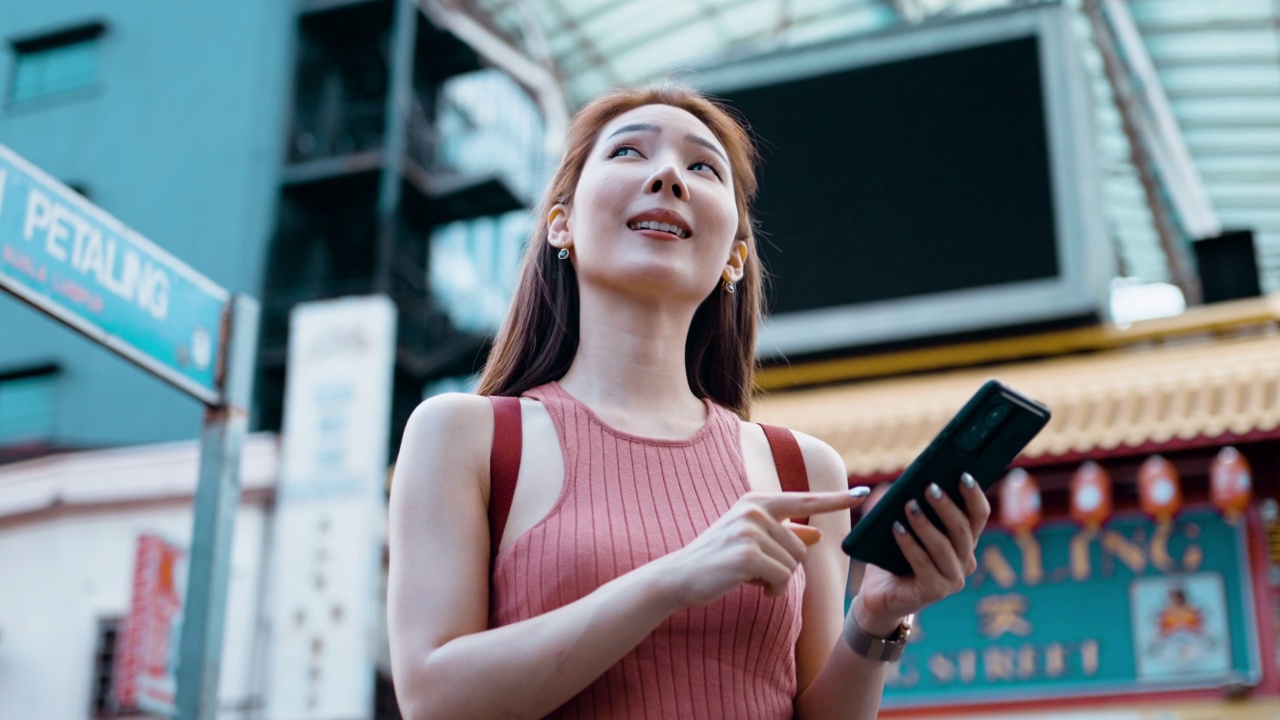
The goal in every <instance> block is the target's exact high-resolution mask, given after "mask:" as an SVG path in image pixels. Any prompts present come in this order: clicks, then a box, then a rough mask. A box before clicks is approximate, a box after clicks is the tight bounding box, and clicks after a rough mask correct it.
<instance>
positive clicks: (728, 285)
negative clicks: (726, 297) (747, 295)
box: [724, 280, 738, 295]
mask: <svg viewBox="0 0 1280 720" xmlns="http://www.w3.org/2000/svg"><path fill="white" fill-rule="evenodd" d="M724 291H725V292H727V293H729V294H730V295H732V294H734V293H735V292H737V291H738V288H737V287H736V286H735V285H734V284H733V281H732V280H725V281H724Z"/></svg>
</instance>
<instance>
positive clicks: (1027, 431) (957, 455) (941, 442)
mask: <svg viewBox="0 0 1280 720" xmlns="http://www.w3.org/2000/svg"><path fill="white" fill-rule="evenodd" d="M1048 422H1049V409H1048V408H1047V407H1045V406H1044V405H1042V404H1040V403H1038V402H1036V401H1035V400H1032V399H1031V398H1029V397H1027V396H1025V395H1023V394H1021V393H1019V392H1017V391H1016V390H1014V389H1013V388H1010V387H1008V386H1006V385H1004V384H1003V383H1000V382H999V381H997V380H988V381H987V382H986V383H985V384H983V386H982V387H981V388H979V389H978V392H977V393H975V394H974V396H973V397H972V398H970V399H969V402H967V403H965V405H964V407H963V408H961V409H960V412H958V413H957V414H956V416H955V417H953V418H952V419H951V422H949V423H947V426H946V427H945V428H943V429H942V432H940V433H938V435H937V436H936V437H934V439H933V441H932V442H931V443H929V446H928V447H927V448H925V450H924V452H922V453H920V455H918V456H917V457H916V459H915V460H913V461H912V462H911V464H910V465H908V466H907V469H906V470H904V471H903V472H902V475H900V476H898V479H897V480H895V481H894V482H893V484H892V485H890V487H889V491H888V492H886V493H885V495H884V497H882V498H880V501H879V502H878V503H876V505H875V507H874V508H872V509H871V510H870V512H868V513H867V515H866V516H865V517H863V518H862V520H860V521H859V522H858V524H857V525H855V526H854V527H853V531H852V532H850V533H849V535H848V536H847V537H846V538H845V539H844V542H843V543H842V544H841V547H842V548H844V551H845V552H846V553H848V554H849V555H850V556H851V557H853V558H854V559H855V560H862V561H864V562H868V563H871V564H873V565H878V566H879V567H882V568H884V569H886V570H888V571H890V572H892V573H894V574H895V575H902V576H906V575H911V574H912V573H911V565H910V563H908V562H907V559H906V557H904V556H903V554H902V550H900V549H899V548H898V544H897V542H895V541H894V539H893V524H894V522H901V523H902V524H903V526H904V527H907V528H910V527H911V525H910V523H909V522H908V521H907V516H906V503H907V501H908V500H911V499H912V498H915V499H916V500H917V501H918V502H919V503H920V507H921V509H922V510H924V512H925V515H927V516H928V518H929V520H930V521H931V522H933V524H934V525H935V526H937V527H938V528H939V529H941V530H942V532H943V533H946V528H945V527H944V526H943V524H942V521H941V520H940V519H939V518H938V516H937V515H936V514H935V513H934V512H933V509H932V508H931V507H930V505H929V503H927V502H925V497H924V494H925V489H926V488H927V487H928V486H929V485H930V483H937V484H938V487H940V488H942V490H943V491H944V492H946V493H947V494H948V495H949V496H951V499H952V500H953V501H955V503H956V504H957V505H958V506H960V507H961V508H963V507H964V506H965V503H964V500H963V499H962V497H961V495H960V475H961V474H962V473H966V472H967V473H969V474H970V475H972V476H973V478H974V480H977V482H978V484H979V486H981V487H982V489H983V490H986V489H987V488H989V487H991V485H992V484H994V483H995V481H996V480H997V479H999V477H1000V475H1001V474H1002V473H1004V471H1005V469H1006V468H1007V467H1008V466H1009V463H1011V462H1013V459H1014V458H1015V457H1017V455H1018V453H1019V452H1021V451H1022V449H1023V448H1024V447H1026V446H1027V443H1029V442H1031V440H1032V438H1034V437H1035V436H1036V435H1037V434H1038V433H1039V432H1040V430H1041V429H1043V428H1044V426H1045V424H1046V423H1048Z"/></svg>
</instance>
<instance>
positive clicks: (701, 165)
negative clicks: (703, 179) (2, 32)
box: [689, 162, 720, 177]
mask: <svg viewBox="0 0 1280 720" xmlns="http://www.w3.org/2000/svg"><path fill="white" fill-rule="evenodd" d="M689 169H690V170H710V171H711V173H712V174H713V175H715V176H716V177H720V169H719V168H717V167H716V166H715V165H712V164H711V163H709V162H696V163H694V164H692V165H690V166H689Z"/></svg>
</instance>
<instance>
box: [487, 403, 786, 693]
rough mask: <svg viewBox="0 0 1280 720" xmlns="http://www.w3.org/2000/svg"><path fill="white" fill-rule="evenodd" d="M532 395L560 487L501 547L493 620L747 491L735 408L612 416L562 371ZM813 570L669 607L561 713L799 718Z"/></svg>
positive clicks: (630, 556)
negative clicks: (547, 427)
mask: <svg viewBox="0 0 1280 720" xmlns="http://www.w3.org/2000/svg"><path fill="white" fill-rule="evenodd" d="M526 395H527V396H529V397H533V398H536V399H538V400H540V401H541V402H542V404H543V406H544V407H545V408H546V409H547V412H548V413H550V415H551V419H552V421H553V422H554V423H555V427H556V432H557V433H558V435H559V437H560V449H561V452H562V454H563V457H564V473H565V475H564V486H563V489H562V490H561V493H560V497H559V499H558V500H557V501H556V503H555V505H554V506H553V507H552V509H551V511H550V513H549V514H548V515H547V516H546V517H545V518H543V519H542V520H541V521H540V522H539V523H538V524H537V525H535V526H534V527H533V528H532V529H531V530H529V531H528V532H526V533H525V534H524V535H521V536H520V537H519V538H517V539H516V541H515V542H514V543H513V544H512V545H511V546H509V547H508V548H506V549H504V550H503V551H502V552H500V553H499V554H498V556H497V558H496V559H495V563H494V574H493V594H494V597H493V604H492V607H493V614H492V617H491V618H490V625H491V626H493V627H497V626H500V625H507V624H510V623H514V622H518V621H520V620H525V619H527V618H531V617H534V616H536V615H541V614H542V613H545V612H549V611H551V610H554V609H556V608H558V607H561V606H562V605H566V604H568V603H570V602H573V601H574V600H577V599H578V598H580V597H583V596H584V595H587V594H588V593H590V592H591V591H593V590H595V589H596V588H597V587H599V586H600V585H602V584H604V583H606V582H608V581H610V580H612V579H614V578H616V577H618V576H619V575H622V574H624V573H626V572H628V571H630V570H632V569H634V568H636V567H639V566H640V565H643V564H645V563H647V562H649V561H650V560H653V559H655V558H658V557H661V556H662V555H666V554H667V553H670V552H672V551H675V550H678V549H680V548H681V547H684V546H685V545H687V544H688V543H689V542H691V541H692V540H693V539H694V538H695V537H697V536H698V534H699V533H701V532H702V531H703V530H705V529H707V527H709V526H710V525H711V523H713V522H715V520H716V519H718V518H719V517H720V516H721V515H722V514H723V513H724V512H725V511H726V510H728V509H729V508H730V507H731V506H732V505H733V504H734V503H735V502H737V500H738V498H739V497H741V496H742V494H743V493H745V492H747V491H748V490H749V486H748V483H747V475H746V469H745V466H744V464H743V461H742V453H741V449H740V448H741V445H740V444H739V426H738V417H737V416H736V415H734V414H733V413H732V412H730V411H729V410H727V409H725V408H722V407H720V406H718V405H715V404H714V403H710V402H708V403H707V407H708V419H707V422H706V424H705V425H704V426H703V427H702V429H701V430H699V431H698V432H697V433H695V434H694V435H693V436H692V437H689V438H687V439H684V440H659V439H651V438H643V437H638V436H635V435H631V434H629V433H625V432H622V431H620V430H616V429H614V428H611V427H609V426H608V425H607V424H605V423H604V422H603V421H601V420H600V419H599V418H598V417H597V416H596V415H595V413H593V412H592V411H591V410H590V408H588V407H587V406H586V405H583V404H582V403H581V402H579V401H578V400H576V399H574V398H573V397H572V396H570V395H569V394H568V393H567V392H565V391H564V390H563V389H562V388H561V387H560V386H559V385H558V384H557V383H550V384H547V385H542V386H540V387H537V388H534V389H532V390H530V391H529V392H527V393H526ZM803 595H804V569H803V568H801V569H799V570H798V571H797V572H796V573H795V575H794V576H793V577H792V580H791V585H790V587H789V588H788V591H787V592H786V594H784V595H783V596H781V597H777V598H770V597H767V596H766V595H765V593H764V590H763V588H760V587H757V586H753V585H743V586H742V587H740V588H738V589H737V590H734V591H733V592H731V593H729V594H728V595H727V596H725V597H724V598H721V599H720V600H718V601H717V602H715V603H712V604H711V605H709V606H707V607H705V608H695V609H689V610H681V611H679V612H677V613H675V614H674V615H672V616H671V617H669V618H667V619H666V620H665V621H664V622H663V623H662V624H661V625H659V626H658V628H657V629H656V630H654V631H653V633H651V634H650V635H649V636H648V637H646V638H645V639H644V640H643V641H642V642H641V643H640V644H639V645H638V646H637V647H636V648H635V649H633V650H632V651H631V652H630V653H628V654H627V655H626V656H625V657H623V658H622V660H621V661H619V662H618V664H616V665H614V666H613V667H611V668H609V670H607V671H606V672H605V674H604V675H602V676H601V677H600V678H598V679H597V680H596V681H595V682H594V683H593V684H592V685H590V686H589V687H587V689H586V690H584V691H582V692H581V693H579V694H578V695H577V696H576V697H574V698H573V699H571V700H570V701H569V702H567V703H565V704H564V705H562V706H561V707H560V708H558V709H557V710H556V711H555V712H554V713H552V714H551V715H550V717H554V718H726V717H732V718H790V717H792V715H793V711H792V701H793V699H794V697H795V692H796V666H795V645H796V640H797V638H798V637H799V635H800V610H801V599H802V597H803Z"/></svg>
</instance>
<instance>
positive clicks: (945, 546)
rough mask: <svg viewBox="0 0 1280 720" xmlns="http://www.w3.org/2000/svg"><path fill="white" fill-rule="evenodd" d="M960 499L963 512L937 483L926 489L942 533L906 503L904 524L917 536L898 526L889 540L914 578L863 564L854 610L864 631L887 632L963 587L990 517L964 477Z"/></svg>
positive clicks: (912, 503) (969, 479)
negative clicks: (944, 531) (904, 558)
mask: <svg viewBox="0 0 1280 720" xmlns="http://www.w3.org/2000/svg"><path fill="white" fill-rule="evenodd" d="M960 495H961V497H962V498H963V499H964V502H965V507H963V508H962V507H960V506H958V505H957V504H956V503H955V502H953V501H952V500H951V498H950V496H948V495H947V494H946V493H945V492H943V491H942V489H941V488H939V487H938V486H937V485H936V484H935V485H930V486H929V488H928V490H926V491H925V494H924V498H923V501H924V502H927V503H929V505H930V506H932V508H933V511H934V512H935V513H936V514H937V515H938V517H939V518H940V519H941V520H942V522H943V525H944V526H945V527H946V533H945V534H944V533H943V532H942V531H940V530H939V529H938V528H937V527H935V526H934V524H933V523H932V522H930V521H929V518H928V517H927V516H926V515H925V513H924V511H923V509H922V508H920V507H919V505H917V504H916V503H917V501H916V500H912V501H910V502H908V504H907V513H906V514H907V521H908V522H909V523H910V524H911V530H912V531H913V532H915V537H912V535H911V533H910V532H907V531H906V528H903V527H901V525H897V526H896V527H894V533H893V536H894V540H895V541H897V543H898V547H900V548H902V554H903V555H905V556H906V558H907V561H908V562H910V563H911V570H912V572H913V573H914V574H913V575H912V576H910V577H899V576H897V575H894V574H893V573H891V572H889V571H887V570H884V569H883V568H879V567H876V566H875V565H868V566H867V569H866V573H865V574H864V575H863V579H862V587H861V589H860V590H859V591H858V596H857V599H856V601H855V604H854V609H853V610H852V612H856V613H857V620H858V623H859V624H860V625H862V626H863V627H864V628H865V629H866V630H867V631H868V632H871V633H873V634H880V633H878V632H877V631H886V630H889V631H891V629H892V628H894V627H897V625H898V623H899V622H901V619H902V618H903V617H905V616H907V615H909V614H911V613H916V612H919V611H920V610H922V609H923V608H925V607H927V606H928V605H932V604H933V603H935V602H937V601H939V600H941V599H942V598H945V597H947V596H948V595H952V594H954V593H957V592H960V591H961V590H963V589H964V585H965V578H966V577H968V576H969V575H970V574H972V573H973V571H974V570H975V569H977V567H978V561H977V558H976V557H975V556H974V548H975V547H976V546H977V544H978V536H979V535H981V534H982V530H983V528H985V527H986V525H987V518H988V517H990V515H991V504H990V503H988V502H987V497H986V495H985V494H983V492H982V488H980V487H978V484H977V483H976V482H974V481H973V478H972V477H970V476H969V475H968V474H967V473H966V474H965V475H964V476H963V477H962V479H961V482H960ZM917 537H918V538H919V541H917V540H916V538H917Z"/></svg>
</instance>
